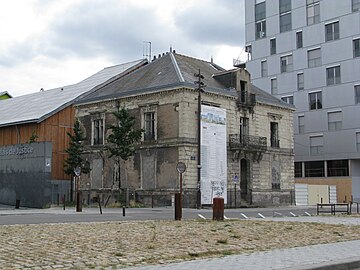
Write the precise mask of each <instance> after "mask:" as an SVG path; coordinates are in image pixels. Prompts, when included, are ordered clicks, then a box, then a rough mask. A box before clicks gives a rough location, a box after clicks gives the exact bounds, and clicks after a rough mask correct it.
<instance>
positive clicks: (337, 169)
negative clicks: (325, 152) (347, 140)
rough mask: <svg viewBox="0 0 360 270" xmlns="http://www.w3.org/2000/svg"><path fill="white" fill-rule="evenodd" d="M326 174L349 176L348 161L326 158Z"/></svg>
mask: <svg viewBox="0 0 360 270" xmlns="http://www.w3.org/2000/svg"><path fill="white" fill-rule="evenodd" d="M326 163H327V176H349V161H348V160H347V159H343V160H328V161H327V162H326Z"/></svg>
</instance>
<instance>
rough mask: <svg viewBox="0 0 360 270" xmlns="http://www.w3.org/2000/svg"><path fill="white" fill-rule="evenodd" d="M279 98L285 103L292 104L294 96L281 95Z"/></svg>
mask: <svg viewBox="0 0 360 270" xmlns="http://www.w3.org/2000/svg"><path fill="white" fill-rule="evenodd" d="M281 100H282V101H284V102H286V103H287V104H292V105H294V97H293V96H286V97H282V98H281Z"/></svg>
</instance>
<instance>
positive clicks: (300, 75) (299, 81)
mask: <svg viewBox="0 0 360 270" xmlns="http://www.w3.org/2000/svg"><path fill="white" fill-rule="evenodd" d="M297 89H298V90H304V73H298V74H297Z"/></svg>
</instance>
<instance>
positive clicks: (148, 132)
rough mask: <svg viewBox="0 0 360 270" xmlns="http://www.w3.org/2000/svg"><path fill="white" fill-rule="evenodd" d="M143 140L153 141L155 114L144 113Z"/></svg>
mask: <svg viewBox="0 0 360 270" xmlns="http://www.w3.org/2000/svg"><path fill="white" fill-rule="evenodd" d="M144 140H145V141H148V140H155V113H154V112H146V113H144Z"/></svg>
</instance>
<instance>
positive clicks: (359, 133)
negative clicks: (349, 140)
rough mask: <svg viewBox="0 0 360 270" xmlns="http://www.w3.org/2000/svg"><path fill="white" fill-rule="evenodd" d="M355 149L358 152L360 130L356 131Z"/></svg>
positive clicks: (359, 148) (359, 147) (359, 150)
mask: <svg viewBox="0 0 360 270" xmlns="http://www.w3.org/2000/svg"><path fill="white" fill-rule="evenodd" d="M356 150H357V151H358V152H360V132H356Z"/></svg>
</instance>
